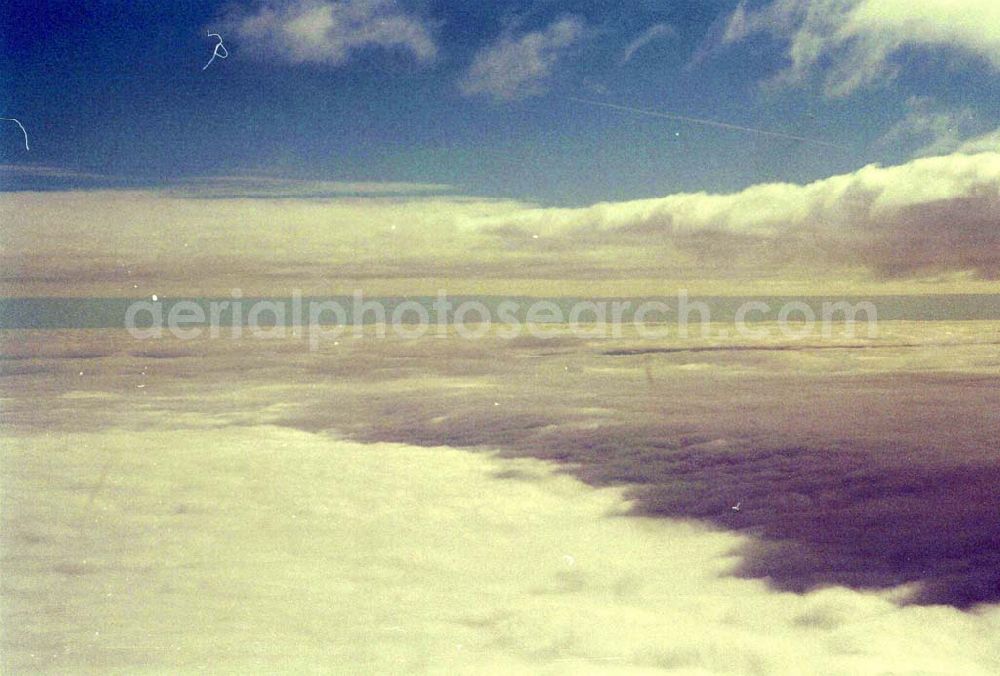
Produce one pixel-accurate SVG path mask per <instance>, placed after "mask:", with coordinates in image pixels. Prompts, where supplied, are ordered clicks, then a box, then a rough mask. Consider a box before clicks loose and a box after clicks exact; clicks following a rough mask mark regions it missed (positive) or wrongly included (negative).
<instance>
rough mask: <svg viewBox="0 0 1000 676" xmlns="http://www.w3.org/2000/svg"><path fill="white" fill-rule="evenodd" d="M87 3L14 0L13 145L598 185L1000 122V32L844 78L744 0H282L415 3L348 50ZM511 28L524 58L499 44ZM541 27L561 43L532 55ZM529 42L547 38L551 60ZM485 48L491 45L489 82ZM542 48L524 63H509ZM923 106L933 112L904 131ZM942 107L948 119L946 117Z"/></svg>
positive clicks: (624, 189)
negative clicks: (835, 86) (833, 80)
mask: <svg viewBox="0 0 1000 676" xmlns="http://www.w3.org/2000/svg"><path fill="white" fill-rule="evenodd" d="M81 4H83V5H85V6H79V5H77V4H74V3H65V2H37V1H32V2H18V1H15V2H11V3H6V6H5V8H4V9H3V10H0V11H2V12H3V15H2V17H3V18H2V24H3V30H2V35H3V38H2V40H3V43H2V49H3V64H4V66H3V69H2V80H0V88H2V89H0V91H2V111H0V114H2V115H4V116H8V117H16V118H18V119H19V120H20V121H21V122H22V123H23V124H24V125H25V127H26V128H27V129H28V133H29V135H30V138H31V141H32V148H31V151H30V152H25V151H24V148H23V146H22V145H21V144H20V138H19V130H17V128H16V127H15V126H13V124H12V123H4V124H5V125H10V126H9V128H7V127H6V126H5V127H4V128H3V132H4V134H3V142H2V143H0V162H2V163H5V164H38V165H46V166H49V167H61V168H65V169H72V170H76V171H82V172H92V173H99V174H106V175H110V176H114V177H118V180H120V181H123V182H127V183H138V184H154V185H155V184H159V183H162V182H169V181H173V180H178V179H183V178H188V177H193V176H214V175H269V176H279V177H285V178H307V179H322V180H335V181H403V182H418V183H441V184H448V185H451V186H454V187H455V190H456V191H457V192H460V193H463V194H473V195H480V196H502V197H511V198H516V199H521V200H530V201H537V202H540V203H543V204H550V205H584V204H589V203H593V202H597V201H602V200H624V199H634V198H642V197H653V196H661V195H666V194H671V193H676V192H686V191H687V192H690V191H700V190H706V191H712V192H723V191H733V190H737V189H740V188H743V187H746V186H749V185H752V184H755V183H761V182H769V181H790V182H799V183H801V182H807V181H811V180H816V179H820V178H823V177H826V176H831V175H834V174H838V173H844V172H847V171H851V170H853V169H856V168H858V167H860V166H862V165H864V164H867V163H870V162H880V163H886V164H892V163H898V162H901V161H905V160H906V159H908V158H909V157H911V156H912V155H913V154H915V153H917V152H919V151H920V149H921V148H923V147H925V146H928V145H929V144H933V143H935V142H939V141H941V138H940V137H941V136H948V132H947V128H948V127H949V126H950V127H954V128H955V130H954V132H953V134H952V135H953V136H954V137H955V139H953V140H962V139H964V138H966V137H971V136H975V135H977V134H981V133H985V132H987V131H989V130H991V129H993V128H996V127H997V126H998V125H1000V113H998V111H997V104H996V102H997V101H1000V80H998V79H997V78H996V71H995V64H994V63H992V62H991V60H990V53H989V51H986V50H984V49H978V50H977V48H976V45H975V44H973V45H972V47H971V48H969V49H962V48H961V46H959V47H958V48H956V47H954V46H948V45H945V46H944V47H940V46H938V45H933V44H930V45H929V44H926V43H923V44H921V43H920V42H919V41H916V40H915V41H913V44H912V45H909V46H906V45H904V48H903V49H900V50H897V51H895V52H893V53H892V54H891V55H890V57H889V58H888V59H887V60H886V62H885V63H883V64H881V65H880V66H879V67H880V68H882V69H883V70H884V71H885V73H882V74H880V75H879V76H878V77H876V80H875V81H874V82H870V83H865V84H863V85H861V86H857V87H855V88H853V89H851V90H850V91H849V92H848V93H846V94H844V93H839V92H838V93H833V94H832V93H831V92H830V91H829V88H828V87H826V86H825V85H824V78H826V77H827V76H828V73H826V72H825V69H826V68H827V65H826V63H825V60H824V59H820V60H819V61H818V62H817V63H816V64H813V65H812V66H811V67H810V68H808V69H807V70H808V72H807V73H806V74H805V76H804V77H799V78H798V79H796V80H795V81H792V82H788V81H782V82H777V81H776V80H775V78H776V76H777V77H778V78H779V79H780V78H781V74H782V73H785V74H786V75H787V67H788V64H789V45H790V40H791V37H790V36H791V35H793V34H794V31H795V30H796V29H798V30H800V32H801V30H803V29H802V26H797V27H796V26H792V27H790V28H789V29H788V30H787V31H786V32H785V33H781V32H780V31H779V30H769V29H768V30H757V31H753V30H745V31H744V32H745V33H747V34H746V35H744V36H742V37H741V38H740V39H735V40H732V39H731V40H726V35H725V33H726V31H727V28H728V29H729V32H730V34H733V33H734V23H733V22H734V16H735V15H736V13H738V12H743V13H744V14H751V15H752V13H753V12H764V11H766V10H767V6H766V4H765V3H757V4H755V5H752V6H750V7H748V8H746V9H743V10H741V9H739V7H740V6H739V5H738V3H736V2H731V1H728V0H718V1H699V2H626V3H622V4H620V5H617V6H612V5H611V3H603V2H570V1H563V2H556V1H550V2H534V3H528V2H499V3H479V2H474V3H473V2H431V1H427V0H425V1H421V2H400V3H392V4H390V3H380V2H368V3H367V4H366V3H364V2H361V1H360V0H352V1H351V2H350V3H346V5H345V4H344V3H337V2H319V1H318V0H317V1H316V2H311V3H310V2H305V1H304V0H303V1H296V2H284V3H270V5H271V6H272V8H273V10H274V12H273V14H272V24H273V26H272V28H274V30H279V28H280V25H281V24H282V22H284V24H288V23H289V22H291V21H293V20H295V18H296V16H300V15H302V14H305V13H307V12H309V11H316V8H317V7H319V8H320V9H322V8H323V7H328V6H338V5H339V6H353V7H355V9H356V8H358V7H361V8H362V9H361V10H358V11H360V12H361V14H362V15H364V13H365V12H366V11H367V12H369V15H370V17H371V16H373V17H375V19H376V20H381V19H385V18H386V17H388V18H389V19H391V20H400V21H397V23H396V24H394V25H395V26H396V27H397V28H398V29H399V30H400V31H401V32H402V33H403V35H402V36H401V37H398V36H390V37H389V38H385V36H384V35H383V37H382V38H379V39H373V40H371V41H368V42H365V39H364V38H360V39H353V38H348V39H347V41H346V42H342V43H341V47H342V50H341V52H340V53H338V54H339V55H336V54H334V55H333V56H331V55H330V53H322V51H321V50H322V48H323V47H324V45H323V43H322V40H328V41H331V40H332V41H336V40H342V39H343V37H344V36H342V35H341V36H336V35H327V36H324V37H323V38H322V39H321V40H320V41H319V43H317V46H316V50H320V51H316V50H314V51H313V52H312V53H311V54H307V55H306V56H305V57H303V56H302V54H299V55H298V56H295V55H294V54H291V53H290V51H289V50H292V51H294V49H297V47H296V46H295V45H291V46H289V44H288V41H287V40H286V42H285V43H283V45H278V46H276V45H275V44H273V40H272V42H271V43H269V42H268V40H269V39H270V38H268V37H267V36H266V35H257V36H254V35H250V34H249V32H248V31H247V30H246V28H245V26H246V25H247V23H246V22H248V21H250V20H252V19H253V18H254V17H257V18H260V17H261V16H262V10H261V6H260V5H259V4H254V3H242V4H240V3H236V4H235V5H233V4H231V3H228V4H223V3H206V2H181V1H179V2H171V3H145V2H136V3H124V2H121V3H119V2H114V3H109V2H91V3H81ZM786 4H794V3H791V2H786ZM366 7H367V8H368V9H365V8H366ZM371 7H375V9H374V10H372V9H371ZM316 16H320V15H316ZM931 18H933V17H931ZM241 22H242V23H241ZM748 23H752V21H751V22H748ZM771 23H772V24H773V23H775V22H774V21H773V19H772V20H771ZM560 25H561V26H562V27H563V28H566V29H567V30H565V31H564V33H563V35H562V37H560V36H559V35H558V34H557V32H558V27H559V26H560ZM241 26H242V28H241ZM276 26H277V27H278V28H275V27H276ZM359 26H360V27H361V28H362V29H367V28H370V24H364V23H362V24H359ZM567 27H568V28H567ZM209 28H211V29H213V30H216V31H218V32H220V33H221V34H222V36H223V39H224V41H225V45H226V47H227V48H228V50H229V52H230V58H228V59H226V60H222V59H217V60H216V61H214V62H213V63H212V65H211V66H210V67H209V68H208V69H206V70H202V67H203V66H204V65H205V63H206V62H207V61H208V59H209V57H210V56H211V54H212V49H213V47H214V44H215V41H214V39H210V38H208V37H207V35H206V30H207V29H209ZM274 30H273V31H272V33H271V38H273V36H274V35H275V32H274ZM414 30H417V31H418V32H419V31H423V32H422V33H419V34H415V33H414V32H413V31H414ZM407 31H409V33H407ZM414 35H416V36H417V37H414ZM643 36H645V37H646V38H647V39H646V40H642V38H643ZM380 39H381V42H380V41H379V40H380ZM424 39H426V41H425V42H423V43H421V42H420V40H424ZM532 39H534V40H535V43H532V42H531V41H532ZM428 44H429V45H430V46H429V47H428ZM504 44H506V45H507V46H508V49H507V56H506V60H504V58H500V59H499V60H497V58H495V57H497V56H498V54H501V53H502V50H500V49H498V48H497V47H498V45H500V46H501V47H502V46H503V45H504ZM529 44H541V45H542V46H541V47H540V48H539V49H537V50H535V52H532V51H531V49H530V48H527V47H526V46H527V45H529ZM345 45H346V46H345ZM421 45H423V47H421ZM630 47H631V48H630ZM991 48H992V47H991V46H988V47H987V48H986V49H987V50H988V49H991ZM282 49H285V50H286V51H284V52H283V51H282ZM491 49H492V51H491ZM421 50H423V51H421ZM626 54H627V55H628V56H629V58H628V59H627V61H626V60H625V56H626ZM831 54H835V52H833V51H831ZM491 55H492V57H493V58H494V62H493V63H492V66H491V65H490V58H491ZM521 57H523V58H528V59H529V60H530V59H531V58H535V63H534V64H533V65H534V66H535V67H536V70H535V71H531V66H532V64H528V65H527V66H525V65H524V64H523V63H521V62H519V61H518V59H519V58H521ZM477 59H479V63H480V64H486V65H485V66H483V67H482V68H480V73H479V76H480V77H479V82H478V84H476V85H470V84H469V82H470V78H472V77H473V76H474V69H475V64H476V63H477ZM539 59H540V62H542V71H541V72H539V71H538V70H537V66H538V64H539ZM491 67H492V68H493V70H491ZM522 67H524V68H525V69H526V72H527V73H528V74H527V75H526V76H525V77H524V78H523V79H521V80H517V78H516V77H515V78H514V82H513V83H512V82H511V81H510V80H509V79H508V80H507V81H506V82H496V81H495V80H497V79H498V78H500V79H502V78H503V77H504V74H505V73H507V74H509V73H510V72H512V71H516V69H518V68H522ZM886 74H889V75H888V76H887V75H886ZM800 75H801V74H800ZM491 78H492V79H491ZM889 78H891V82H889V80H888V79H889ZM785 80H788V78H785ZM571 97H577V98H585V99H590V100H596V101H604V102H609V103H614V104H618V105H625V106H631V107H636V108H643V109H651V110H658V111H664V112H669V113H675V114H679V115H684V116H690V117H696V118H706V119H712V120H718V121H722V122H726V123H731V124H735V125H741V126H746V127H752V128H761V129H766V130H771V131H776V132H782V133H788V134H794V135H801V136H805V137H810V138H816V139H822V140H825V141H829V142H832V143H835V144H837V145H838V146H840V147H838V148H829V147H826V146H820V145H816V144H809V143H803V142H800V141H793V140H785V139H776V138H773V137H767V136H761V135H756V134H752V133H747V132H739V131H732V130H724V129H719V128H713V127H708V126H702V125H697V124H692V123H688V122H679V121H670V120H665V119H660V118H655V117H651V116H644V115H640V114H631V113H627V112H624V111H616V110H612V109H608V108H602V107H598V106H591V105H587V104H583V103H579V102H575V101H573V100H571ZM921 115H922V116H923V119H924V123H923V126H921V123H920V121H919V120H918V121H917V123H916V124H915V125H914V124H911V125H910V127H913V128H907V129H904V130H902V131H901V130H900V129H899V125H901V124H904V122H905V121H906V120H908V119H912V118H914V116H917V117H918V118H919V117H920V116H921ZM935 116H937V119H938V122H939V123H941V124H938V126H937V127H936V128H935V127H934V125H933V123H928V122H927V120H928V119H930V120H933V119H934V118H935ZM942 120H943V122H942ZM952 122H953V124H952ZM942 125H943V126H942ZM894 127H896V128H897V129H896V131H893V129H894ZM947 142H948V139H945V140H944V143H945V144H947ZM19 180H20V181H24V180H25V179H23V178H21V179H19ZM17 185H19V186H23V185H24V184H23V183H19V184H17Z"/></svg>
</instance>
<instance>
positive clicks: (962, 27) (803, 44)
mask: <svg viewBox="0 0 1000 676" xmlns="http://www.w3.org/2000/svg"><path fill="white" fill-rule="evenodd" d="M757 33H767V34H770V35H773V36H775V37H777V38H779V39H782V40H785V41H787V42H788V59H789V61H790V62H791V63H790V64H789V66H788V67H787V68H786V69H785V70H784V71H783V72H782V73H780V74H779V75H778V77H777V78H776V80H777V82H780V83H786V84H798V83H802V82H804V81H805V80H807V79H808V78H810V77H812V76H813V75H814V74H816V73H817V72H818V71H820V70H821V69H822V71H823V72H824V73H825V74H824V79H823V86H824V89H825V91H826V93H827V94H828V95H830V96H833V97H840V96H846V95H848V94H850V93H851V92H853V91H855V90H857V89H858V88H861V87H866V86H871V85H873V84H876V83H879V82H884V81H886V80H889V79H892V78H893V77H894V76H895V74H896V72H897V71H898V69H899V65H898V64H897V63H895V62H894V60H893V58H894V57H895V56H897V55H898V54H899V53H900V52H902V51H903V50H905V49H907V48H914V47H917V48H942V47H944V48H949V49H955V50H959V51H960V52H963V53H964V54H967V55H970V56H973V57H977V58H980V59H982V60H984V61H985V62H986V63H988V64H990V65H991V66H992V67H993V68H994V69H996V70H1000V4H997V3H996V2H994V1H993V0H928V1H926V2H908V1H907V0H775V1H774V2H771V4H769V5H766V6H765V7H763V8H761V9H759V10H747V9H746V8H745V5H741V6H740V7H739V9H737V10H736V12H735V13H734V14H733V15H732V16H731V18H730V21H729V25H728V27H727V30H726V32H725V35H724V37H723V41H724V42H736V41H739V40H742V39H744V38H746V37H748V36H751V35H754V34H757Z"/></svg>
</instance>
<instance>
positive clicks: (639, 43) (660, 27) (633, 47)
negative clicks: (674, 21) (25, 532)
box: [619, 23, 676, 66]
mask: <svg viewBox="0 0 1000 676" xmlns="http://www.w3.org/2000/svg"><path fill="white" fill-rule="evenodd" d="M675 34H676V31H675V30H674V28H673V26H671V25H670V24H665V23H658V24H655V25H653V26H650V27H649V28H647V29H646V30H644V31H643V32H642V33H640V34H639V35H638V36H637V37H636V38H635V39H634V40H632V41H631V42H630V43H628V46H627V47H625V51H624V52H622V58H621V61H620V62H619V63H620V64H621V65H623V66H624V65H625V64H626V63H628V62H629V61H631V60H632V57H633V56H635V53H636V52H638V51H639V50H640V49H642V48H643V47H645V46H646V45H648V44H649V43H651V42H653V41H654V40H658V39H660V38H668V37H671V36H673V35H675Z"/></svg>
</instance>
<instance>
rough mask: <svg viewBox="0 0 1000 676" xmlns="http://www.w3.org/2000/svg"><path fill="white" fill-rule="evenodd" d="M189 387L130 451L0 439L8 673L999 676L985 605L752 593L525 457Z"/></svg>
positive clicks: (672, 529) (683, 533) (646, 524)
mask: <svg viewBox="0 0 1000 676" xmlns="http://www.w3.org/2000/svg"><path fill="white" fill-rule="evenodd" d="M98 339H101V340H106V338H105V337H103V336H101V337H98ZM224 363H226V362H224ZM198 366H199V368H200V369H202V371H201V372H202V373H204V372H205V370H206V369H211V368H213V367H214V368H216V369H217V368H219V366H218V364H214V363H213V362H212V361H210V360H208V359H203V360H199V361H198ZM218 372H220V371H215V372H214V373H218ZM225 372H226V373H228V371H225ZM284 375H285V377H286V378H289V379H290V380H287V381H285V383H289V382H292V380H291V379H292V378H293V377H295V376H293V375H291V374H284ZM91 377H92V378H93V376H91ZM203 380H204V381H205V382H208V381H209V380H211V379H210V378H207V377H206V378H203ZM199 382H200V381H199ZM185 388H186V389H185V390H184V392H185V396H188V395H190V390H191V389H192V388H191V387H190V381H187V382H185ZM286 389H287V388H285V387H281V386H279V387H278V388H277V390H275V389H269V390H268V389H266V388H260V387H258V388H256V389H254V388H250V387H248V388H243V389H241V388H239V387H238V386H234V385H230V386H229V388H228V390H227V392H226V402H227V404H228V405H230V406H231V404H232V402H233V397H239V401H241V402H242V403H245V404H246V405H247V406H248V410H249V411H253V415H259V416H263V417H265V418H267V417H274V415H275V413H279V412H280V411H282V410H287V409H288V408H289V405H288V404H287V403H282V404H278V405H277V406H276V407H274V409H272V410H268V409H265V410H264V411H261V412H258V409H257V408H254V407H255V406H257V407H260V406H261V405H262V404H261V402H262V400H263V398H265V397H267V396H274V395H273V392H274V391H278V392H285V391H286ZM264 390H266V392H268V393H270V394H265V393H264ZM199 391H200V392H212V394H208V395H204V396H195V397H194V398H189V399H186V400H184V401H186V402H187V404H188V405H186V406H184V407H183V410H178V409H177V404H176V402H175V401H173V400H171V403H170V404H167V403H165V402H164V401H163V400H156V401H155V402H152V401H151V402H147V403H146V404H144V408H141V407H140V408H139V409H138V410H137V408H136V407H134V406H133V407H127V408H128V411H129V413H128V415H129V418H128V422H129V423H131V424H133V425H136V426H138V424H139V423H141V424H142V427H141V429H142V430H143V431H140V432H138V433H136V432H133V431H131V430H129V431H121V430H120V429H115V428H113V429H110V430H105V431H98V432H90V433H86V432H67V433H62V432H53V433H49V434H44V435H41V434H34V435H27V436H25V437H22V438H12V436H13V435H8V437H7V438H6V439H5V461H4V467H5V469H6V470H7V476H5V499H6V505H7V506H8V508H9V511H10V512H11V514H17V515H18V519H17V520H16V521H11V522H10V523H11V524H13V525H12V527H11V528H10V531H9V533H8V534H9V536H10V537H9V538H5V540H6V539H9V542H5V548H6V549H7V550H8V551H9V552H10V553H11V554H14V556H11V557H10V564H9V565H7V566H6V567H5V570H4V574H5V579H6V580H8V581H9V582H10V583H11V585H13V586H16V588H18V589H23V590H24V592H23V593H19V594H16V595H12V596H11V598H10V599H9V603H6V604H5V612H6V613H7V614H8V616H9V617H10V618H11V619H12V620H14V619H17V621H16V622H14V621H12V622H11V625H10V632H11V633H10V634H9V638H10V641H9V645H8V648H9V650H7V651H6V653H9V654H5V658H6V661H7V663H8V664H10V665H11V670H12V671H17V672H26V673H27V672H35V671H39V670H51V671H61V672H72V671H77V670H79V669H80V667H81V665H86V666H87V667H88V668H90V669H93V670H95V671H107V670H124V671H128V670H137V669H141V670H146V671H159V672H164V671H172V672H177V671H181V672H183V671H191V670H196V669H197V668H199V666H200V665H204V664H212V665H213V668H215V669H216V670H219V671H222V672H227V673H258V672H271V671H274V670H281V671H293V672H312V671H316V670H323V671H326V670H334V671H347V672H352V671H359V670H360V671H365V672H398V673H413V672H428V671H431V672H448V673H525V674H528V673H567V674H569V673H581V672H586V673H647V672H648V673H660V672H661V671H670V672H671V673H690V674H734V673H768V674H787V673H815V674H844V673H855V674H862V673H864V674H875V673H886V672H889V671H891V672H894V673H900V672H906V673H916V672H917V671H924V672H927V671H929V672H934V673H962V674H987V673H996V669H997V668H998V652H997V632H996V626H997V622H998V619H1000V614H998V609H997V607H996V606H986V607H983V608H981V609H980V610H978V611H976V612H970V613H964V612H961V611H959V610H956V609H953V608H949V607H942V606H930V607H904V608H899V607H897V606H896V605H895V604H894V603H892V602H891V601H890V600H889V598H890V594H886V593H866V592H857V591H851V590H849V589H845V588H842V587H831V588H827V589H823V590H818V591H814V592H810V593H807V594H801V595H799V594H791V593H782V592H775V591H771V590H769V589H768V588H767V586H766V585H765V583H764V582H762V581H758V580H743V579H737V578H733V577H730V576H729V575H727V572H728V571H729V570H730V569H731V568H732V566H733V564H735V563H736V557H734V555H733V550H734V549H735V548H736V546H738V545H739V544H740V543H741V542H743V541H745V538H744V537H741V536H737V535H734V534H731V533H720V532H710V531H707V530H706V529H703V528H700V527H698V526H697V525H694V524H688V523H682V522H677V521H674V520H666V519H662V520H652V519H642V518H621V515H622V513H623V512H624V510H625V509H626V508H627V503H625V502H624V501H623V500H622V498H621V494H622V492H621V491H620V490H612V489H604V490H593V489H591V488H589V487H587V486H584V485H582V484H581V483H580V482H578V481H576V480H574V479H571V478H569V477H567V476H566V475H565V474H554V473H553V472H552V471H551V468H550V467H549V466H546V465H544V464H543V463H541V462H538V461H531V460H500V459H495V458H492V457H489V456H487V455H484V454H476V453H469V452H464V451H459V450H456V449H451V448H447V447H437V448H417V447H412V446H407V445H402V444H370V445H364V444H358V443H351V442H347V441H340V440H336V439H331V438H329V437H326V436H324V435H319V434H310V433H306V432H299V431H295V430H290V429H286V428H281V427H274V426H269V425H266V424H261V425H256V426H249V427H243V426H240V425H229V426H224V425H225V424H226V421H227V420H228V419H230V417H231V414H227V413H226V411H227V410H230V409H227V408H226V406H224V405H220V404H219V399H218V397H219V395H218V394H217V393H215V392H213V391H212V390H211V387H203V388H200V389H199ZM175 399H176V398H175ZM61 404H62V405H63V406H66V407H67V410H69V411H72V412H76V413H77V414H78V412H79V411H80V410H87V409H85V408H82V409H81V408H79V407H78V406H79V404H78V400H76V401H70V402H61ZM292 408H294V406H292ZM118 409H119V410H125V407H118ZM218 409H221V411H220V410H218ZM220 426H222V427H221V428H220ZM105 463H108V464H109V465H110V468H111V469H110V473H109V476H108V480H107V482H106V484H105V485H104V486H103V487H102V486H100V485H99V484H98V483H97V482H98V477H100V476H101V472H102V465H104V464H105ZM105 471H107V469H106V468H105ZM505 473H506V475H507V476H509V477H512V478H498V475H500V476H503V475H504V474H505ZM95 486H97V488H96V489H95V488H94V487H95ZM88 491H89V492H92V493H93V495H94V497H93V498H92V502H93V504H92V505H90V504H89V503H88V502H87V500H86V499H85V497H86V496H85V495H84V494H85V493H86V492H88ZM81 524H86V527H84V526H83V525H81ZM81 552H83V553H82V554H81ZM52 579H58V580H59V584H58V585H54V584H49V583H47V581H48V580H52ZM95 627H97V628H99V631H96V630H95Z"/></svg>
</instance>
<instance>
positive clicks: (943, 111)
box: [879, 96, 981, 157]
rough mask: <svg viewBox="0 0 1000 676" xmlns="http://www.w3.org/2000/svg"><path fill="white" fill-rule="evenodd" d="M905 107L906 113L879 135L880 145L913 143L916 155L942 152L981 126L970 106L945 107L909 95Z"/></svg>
mask: <svg viewBox="0 0 1000 676" xmlns="http://www.w3.org/2000/svg"><path fill="white" fill-rule="evenodd" d="M906 107H907V113H906V115H905V116H904V117H903V118H902V119H901V120H899V121H898V122H897V123H896V124H894V125H893V126H892V127H891V128H890V129H889V131H888V132H886V134H885V135H884V136H883V137H882V138H881V139H879V144H880V145H882V146H889V145H902V146H903V147H905V148H913V147H916V150H914V152H913V155H914V156H917V157H922V156H927V155H943V154H945V153H950V152H954V151H955V150H957V149H958V148H959V147H960V146H961V145H962V144H963V141H964V140H965V139H968V138H970V137H971V136H973V135H974V133H973V132H974V130H975V129H976V128H977V127H980V126H981V125H980V120H979V117H978V115H977V114H976V112H975V111H974V110H972V109H971V108H968V107H963V108H948V107H945V106H942V105H940V104H938V103H936V102H935V101H934V100H933V99H931V98H929V97H926V96H913V97H911V98H910V99H909V100H908V101H907V102H906Z"/></svg>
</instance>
